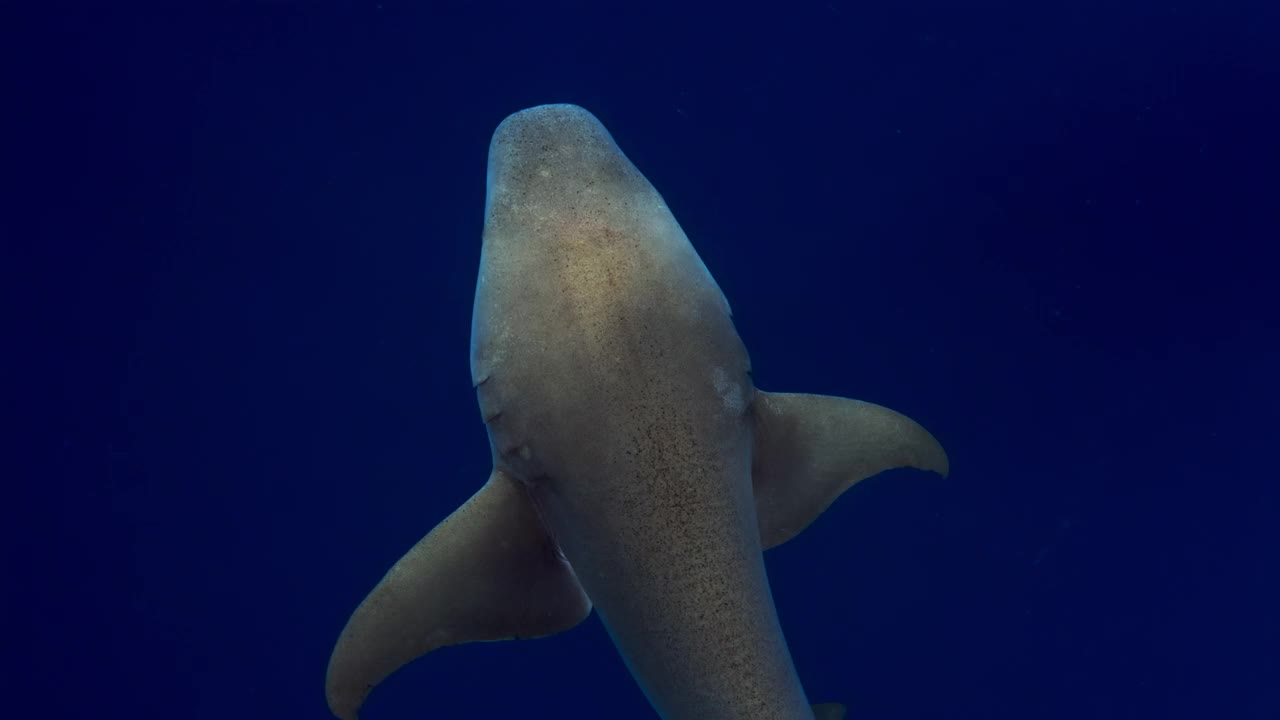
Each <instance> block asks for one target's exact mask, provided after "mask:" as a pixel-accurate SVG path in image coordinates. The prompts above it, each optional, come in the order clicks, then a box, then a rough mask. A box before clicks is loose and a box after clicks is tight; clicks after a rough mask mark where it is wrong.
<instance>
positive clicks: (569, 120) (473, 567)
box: [325, 104, 949, 720]
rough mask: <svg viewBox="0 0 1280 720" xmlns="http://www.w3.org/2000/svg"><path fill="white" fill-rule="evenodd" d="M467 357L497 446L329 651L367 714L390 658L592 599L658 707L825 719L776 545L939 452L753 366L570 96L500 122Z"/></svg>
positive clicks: (564, 612) (596, 124)
mask: <svg viewBox="0 0 1280 720" xmlns="http://www.w3.org/2000/svg"><path fill="white" fill-rule="evenodd" d="M472 318H473V319H472V339H471V379H472V382H473V385H474V387H475V390H476V395H477V399H478V402H479V406H480V414H481V417H482V418H483V421H484V424H485V426H486V429H487V431H488V436H489V442H490V447H491V454H492V461H493V469H492V472H491V473H490V475H489V477H488V479H487V481H486V482H485V483H484V484H483V486H482V487H481V488H480V490H479V491H478V492H476V493H475V494H474V495H473V496H472V497H471V498H470V499H469V500H467V501H466V502H465V503H464V504H463V505H462V506H461V507H459V508H458V509H457V510H456V511H454V512H453V513H452V514H451V515H449V516H448V517H447V518H445V519H443V520H442V521H441V522H440V523H439V525H437V526H436V527H435V528H434V529H432V530H431V531H430V532H429V533H427V535H426V536H425V537H423V538H422V539H421V540H420V541H419V542H418V543H417V544H416V545H414V546H413V547H412V548H411V549H410V550H409V551H408V552H407V553H406V554H405V555H404V556H403V557H402V558H400V559H399V560H398V561H397V562H396V563H395V564H394V565H393V566H392V567H391V569H390V570H389V571H387V573H386V575H385V576H384V577H383V578H382V580H381V581H380V582H379V583H378V584H377V585H376V586H375V587H374V588H373V590H372V591H371V592H370V593H369V595H368V596H367V597H366V598H365V599H364V601H363V602H362V603H360V604H359V606H358V607H357V608H356V610H355V611H354V613H353V614H352V615H351V617H350V619H349V620H348V622H347V624H346V627H345V628H344V629H343V630H342V632H341V634H340V635H339V637H338V640H337V643H336V645H335V647H334V649H333V653H332V656H331V658H330V661H329V665H328V671H327V675H326V681H325V692H326V698H327V701H328V705H329V708H330V710H331V711H332V713H333V714H334V715H335V716H336V717H338V718H340V719H341V720H356V718H357V717H358V714H359V711H360V708H361V706H362V704H363V703H364V701H365V699H366V697H367V696H368V694H369V692H370V691H371V690H372V689H373V688H374V687H375V686H376V685H377V684H378V683H379V682H381V681H382V680H384V679H385V678H386V677H388V676H389V675H390V674H391V673H393V672H394V671H396V670H397V669H398V668H400V667H402V666H403V665H405V664H407V663H409V662H410V661H412V660H414V659H415V658H418V657H420V656H422V655H425V654H426V653H429V652H431V651H433V650H436V649H439V648H442V647H446V646H449V645H455V644H459V643H466V642H476V641H494V640H503V639H513V638H536V637H545V636H549V635H553V634H555V633H559V632H562V631H565V630H567V629H569V628H572V627H574V626H576V625H578V624H579V623H580V622H582V621H583V620H584V619H585V618H586V617H588V615H589V614H590V613H591V612H592V610H593V609H594V610H595V612H596V613H597V614H598V616H599V618H600V620H601V621H602V623H603V624H604V626H605V628H606V629H607V631H608V633H609V636H610V638H611V639H612V641H613V643H614V646H615V647H616V648H617V651H618V653H619V655H620V656H621V658H622V659H623V661H624V662H625V664H626V666H627V668H628V669H629V670H630V672H631V674H632V676H633V677H634V679H635V681H636V682H637V683H638V685H639V686H640V688H641V689H642V690H643V692H644V694H645V696H646V697H647V699H648V700H649V702H650V704H651V705H652V708H653V710H654V711H656V713H657V714H658V715H659V716H660V717H662V718H665V719H666V720H834V719H835V718H840V717H844V715H845V712H846V709H845V706H844V705H841V704H839V703H822V704H817V705H811V704H810V702H809V700H808V698H807V697H806V694H805V691H804V688H803V686H802V684H801V682H800V680H799V678H798V676H797V672H796V669H795V666H794V664H793V662H792V658H791V655H790V651H789V650H788V648H787V643H786V640H785V638H784V636H783V632H782V628H781V626H780V623H779V620H778V615H777V611H776V609H775V606H774V602H773V597H772V594H771V591H770V587H769V581H768V578H767V575H766V572H765V565H764V561H763V554H762V553H763V551H764V550H766V549H768V548H771V547H775V546H777V545H780V544H782V543H785V542H787V541H788V540H789V539H791V538H793V537H795V536H796V535H797V534H798V533H800V532H801V531H802V530H804V528H806V527H807V526H808V525H810V524H811V523H812V522H813V521H814V519H815V518H816V517H817V516H818V515H820V514H821V513H822V512H823V511H824V510H825V509H826V508H827V507H829V506H830V505H831V503H832V502H834V501H835V499H836V498H837V497H839V496H840V495H841V493H843V492H844V491H845V490H846V489H848V488H849V487H851V486H852V485H854V484H855V483H857V482H859V481H861V480H863V479H865V478H868V477H870V476H872V475H875V474H877V473H880V472H882V471H884V470H888V469H890V468H899V467H912V468H918V469H921V470H927V471H933V472H936V473H939V474H941V475H944V476H945V475H946V474H947V473H948V471H949V465H948V459H947V455H946V453H945V451H944V450H943V448H942V446H941V445H940V444H939V443H938V441H937V440H936V439H935V438H934V437H933V436H932V435H931V434H930V433H929V432H928V431H926V430H925V429H924V428H923V427H922V426H920V425H919V424H918V423H916V422H914V421H913V420H911V419H909V418H908V417H906V416H904V415H902V414H899V413H897V412H895V411H893V410H889V409H887V408H885V407H882V406H879V405H876V404H872V403H868V402H862V401H858V400H853V399H845V398H840V397H832V396H825V395H810V394H790V393H773V392H766V391H763V390H760V389H758V388H756V387H755V385H754V382H753V379H752V374H751V363H750V360H749V358H748V355H747V350H746V348H745V346H744V344H743V342H742V340H741V339H740V338H739V336H738V333H737V331H736V329H735V327H734V323H733V317H732V313H731V311H730V308H729V303H728V301H727V300H726V299H725V296H724V294H723V293H722V292H721V290H720V288H719V286H718V285H717V284H716V281H715V280H714V279H713V278H712V276H711V274H710V272H709V271H708V270H707V267H706V265H704V263H703V262H702V260H701V259H700V258H699V256H698V254H697V252H695V250H694V248H693V245H692V244H691V243H690V241H689V239H688V238H687V237H686V235H685V233H684V231H683V230H682V229H681V227H680V225H679V224H678V223H677V222H676V219H675V217H674V216H673V215H672V213H671V211H670V209H669V208H668V207H667V205H666V203H665V202H664V200H663V198H662V196H661V195H660V194H659V193H658V191H657V190H656V189H655V188H654V187H653V185H652V184H651V183H650V182H649V181H648V180H647V179H646V177H645V176H644V175H643V174H641V172H640V171H639V170H638V169H637V168H636V166H635V165H634V164H632V162H631V161H630V160H629V159H628V158H627V156H626V155H624V154H623V152H622V150H621V149H620V148H619V147H618V145H617V143H616V142H615V141H614V139H613V137H612V135H611V134H610V133H609V131H608V130H607V129H606V128H605V127H604V125H603V124H602V123H601V122H600V121H599V120H598V119H597V118H596V117H595V116H594V115H593V114H591V113H590V112H588V111H587V110H585V109H583V108H581V107H578V106H575V105H568V104H556V105H540V106H536V107H532V108H529V109H526V110H522V111H520V112H517V113H515V114H513V115H511V116H509V117H507V118H506V119H505V120H503V121H502V122H501V123H500V124H499V125H498V127H497V129H496V130H495V131H494V134H493V137H492V140H491V142H490V145H489V155H488V174H487V178H486V193H485V209H484V230H483V237H482V245H481V251H480V271H479V276H478V278H477V282H476V292H475V303H474V307H473V315H472Z"/></svg>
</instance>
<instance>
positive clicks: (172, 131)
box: [0, 0, 1280, 720]
mask: <svg viewBox="0 0 1280 720" xmlns="http://www.w3.org/2000/svg"><path fill="white" fill-rule="evenodd" d="M15 7H16V6H11V7H10V8H9V9H8V10H6V11H5V12H6V13H10V14H13V15H17V14H18V13H19V11H17V10H15ZM141 7H142V6H141V5H137V6H133V8H132V9H130V8H129V7H126V6H124V5H121V4H107V3H102V4H96V5H95V4H80V5H76V4H71V5H64V6H58V7H54V6H44V7H40V8H36V7H31V8H24V9H23V10H22V11H20V12H23V13H26V14H25V16H24V17H22V18H20V19H19V18H14V19H13V20H14V21H13V22H9V23H6V24H7V26H8V29H9V30H10V31H11V32H12V34H13V35H14V37H13V38H12V40H11V41H10V42H6V43H5V49H4V50H3V52H4V54H5V55H6V60H5V63H4V64H5V66H6V67H7V68H8V72H7V73H6V75H7V76H8V77H7V79H6V82H7V83H8V84H9V87H10V91H9V92H8V93H7V96H8V100H7V101H6V104H7V105H8V108H9V109H8V111H7V112H6V114H7V116H8V118H7V120H6V123H7V124H9V125H10V130H9V132H8V133H7V136H8V137H7V142H6V144H7V145H8V146H9V147H8V149H7V150H6V153H7V155H8V158H9V160H8V162H7V163H6V169H7V170H9V172H8V173H6V175H10V177H9V178H8V179H7V180H6V185H7V188H6V191H5V196H6V200H5V202H6V205H7V207H8V209H7V210H6V211H5V213H4V218H3V220H0V222H2V223H3V224H2V225H0V232H3V234H4V235H5V236H6V237H5V238H4V242H3V244H4V250H3V256H4V258H5V259H4V261H3V264H4V265H5V269H6V271H7V272H6V273H5V274H6V275H8V276H10V277H9V279H8V280H7V281H6V283H5V285H6V288H5V295H6V296H7V299H6V301H5V306H6V307H5V311H6V312H5V315H6V316H8V319H9V325H10V327H11V331H10V332H11V334H9V337H10V342H11V344H9V346H8V350H7V352H6V353H5V355H6V356H7V357H6V361H5V365H6V366H7V367H8V370H7V371H6V374H7V375H8V377H7V380H9V382H7V383H6V384H7V385H9V386H10V392H12V393H13V394H12V395H11V396H10V397H11V399H12V401H11V402H9V403H6V404H7V405H8V406H9V408H10V409H11V411H12V412H13V415H12V416H11V423H12V424H11V425H10V428H11V432H10V433H9V441H10V442H12V443H13V446H12V451H11V453H10V457H11V458H12V459H13V460H14V464H13V466H12V472H11V473H6V475H8V477H7V478H6V486H8V487H9V488H10V490H11V495H10V497H9V500H8V502H7V503H6V505H7V507H6V513H5V514H6V515H8V516H9V517H8V519H7V520H6V521H5V523H4V524H5V527H6V535H8V537H7V538H6V542H5V553H6V556H5V570H4V575H5V576H4V581H3V583H4V592H3V597H4V603H5V607H6V611H5V613H4V615H5V617H6V624H7V625H8V626H9V629H8V630H6V641H5V646H6V650H7V653H6V654H8V655H9V661H8V662H9V663H11V665H10V670H8V671H7V672H6V673H5V675H6V677H5V678H4V682H5V684H6V696H7V697H8V698H9V699H8V703H9V709H8V712H9V713H12V714H15V715H17V714H18V710H21V711H22V713H23V714H26V715H32V716H39V717H51V718H88V717H130V718H150V717H157V718H160V717H164V718H194V719H205V718H209V719H212V718H227V717H237V718H245V717H248V718H259V717H261V718H303V717H310V718H324V717H328V711H327V709H326V707H325V704H324V694H323V684H324V672H325V664H326V662H327V660H328V657H329V653H330V651H331V649H332V647H333V643H334V641H335V639H336V638H337V635H338V632H339V631H340V630H341V629H342V626H343V624H344V623H345V621H346V619H347V617H348V615H349V614H350V612H351V611H352V610H353V609H354V608H355V606H356V604H357V603H358V602H359V601H360V600H361V599H362V598H363V597H364V595H365V593H366V592H368V590H369V589H370V588H371V587H372V586H373V584H374V583H375V582H376V581H377V580H378V579H379V578H380V577H381V576H382V573H383V572H385V571H386V569H387V568H388V567H389V566H390V564H391V563H392V562H394V561H395V560H396V559H397V558H398V557H399V556H400V555H401V554H402V553H403V552H404V551H405V550H406V549H407V548H409V547H410V546H411V545H412V544H413V543H414V542H416V541H417V540H418V539H419V538H420V537H421V536H422V535H423V534H424V533H426V532H427V531H428V530H429V529H430V528H432V527H433V526H434V525H435V524H436V523H437V522H439V521H440V520H441V519H442V518H443V517H445V516H446V515H447V514H448V513H450V512H451V511H452V510H453V509H455V508H456V507H457V506H458V505H459V504H460V503H461V502H463V501H464V500H466V499H467V498H468V497H469V496H470V495H471V494H472V493H473V492H475V491H476V490H477V489H478V488H479V487H480V485H481V483H482V482H483V481H484V479H485V478H486V476H487V473H488V472H489V454H488V453H489V450H488V445H487V440H486V436H485V433H484V427H483V425H482V423H481V419H480V416H479V413H478V410H477V408H476V403H475V397H474V392H473V390H472V388H471V384H470V378H469V374H468V342H469V333H470V323H471V301H472V296H473V291H474V282H475V276H476V269H477V263H478V258H479V248H480V226H481V219H482V218H481V213H482V209H483V201H484V181H485V162H486V151H487V145H488V140H489V137H490V134H491V133H492V132H493V130H494V128H495V127H496V126H497V124H498V123H499V122H500V121H501V120H502V119H503V118H504V117H505V116H506V115H508V114H510V113H512V112H514V111H516V110H519V109H522V108H525V107H528V106H531V105H537V104H542V103H549V102H572V103H577V104H580V105H582V106H584V107H586V108H587V109H588V110H590V111H592V112H593V113H595V114H596V115H597V116H598V117H599V118H600V119H601V121H602V122H603V123H604V124H605V126H606V127H608V128H609V129H610V131H611V132H612V133H613V135H614V137H615V139H616V140H617V141H618V143H619V145H620V146H621V147H622V149H623V150H624V151H625V152H626V153H627V154H628V156H629V157H630V158H631V160H632V161H633V162H634V163H635V164H636V165H637V166H638V167H639V169H640V170H641V171H642V172H643V173H645V174H646V176H647V177H648V178H649V180H650V181H652V182H653V184H654V185H655V186H656V187H657V189H658V190H659V192H661V193H662V194H663V196H664V197H665V199H666V201H667V203H668V204H669V206H670V207H671V209H672V211H673V212H674V214H675V216H676V217H677V219H678V220H679V221H680V222H681V224H682V226H683V228H684V229H685V231H686V233H687V234H688V236H689V238H690V240H691V241H692V243H693V244H694V246H695V247H696V248H697V250H698V252H699V253H700V255H701V256H702V258H703V260H704V261H705V262H706V264H707V266H708V267H709V269H710V270H711V272H712V273H713V274H714V275H715V277H716V279H717V280H718V282H719V284H720V286H721V288H722V289H723V290H724V292H725V294H726V295H727V297H728V299H729V301H730V302H731V303H732V305H733V309H734V314H735V321H736V324H737V328H738V330H739V332H740V334H741V335H742V337H743V339H744V341H745V342H746V345H747V347H748V349H749V350H750V353H751V358H752V361H753V365H754V369H755V379H756V382H757V384H758V385H759V386H760V387H761V388H763V389H767V390H777V391H806V392H817V393H826V394H834V395H842V396H848V397H856V398H860V399H864V400H869V401H873V402H877V403H881V404H884V405H887V406H889V407H892V408H894V409H896V410H899V411H901V412H904V413H906V414H907V415H910V416H911V417H913V418H915V419H916V420H918V421H919V422H921V423H922V424H923V425H924V426H925V427H927V428H928V429H929V430H930V431H931V432H932V433H933V434H934V435H935V436H936V437H937V438H938V439H939V440H940V441H941V442H942V444H943V445H944V446H945V447H946V449H947V451H948V453H949V455H950V458H951V466H952V474H951V476H950V477H949V478H948V479H945V480H944V479H940V478H937V477H935V476H932V475H929V474H927V473H923V472H913V471H907V470H899V471H893V472H889V473H886V474H884V475H882V476H878V477H876V478H874V479H871V480H868V481H866V482H864V483H861V484H859V485H857V486H856V487H854V488H853V489H852V490H850V491H849V492H847V493H846V494H845V495H844V496H843V497H842V498H841V499H840V500H839V501H838V502H837V503H836V504H835V505H834V506H833V507H832V508H831V509H830V510H828V511H827V512H826V513H825V514H824V515H823V516H822V517H821V518H820V519H819V521H818V522H816V523H815V524H814V525H813V526H812V527H810V528H809V529H808V530H807V531H806V532H804V533H803V534H802V535H800V536H799V537H797V538H796V539H795V540H793V541H791V542H790V543H788V544H786V545H784V546H782V547H780V548H778V549H776V550H772V551H770V552H769V553H768V554H767V555H766V562H767V564H768V570H769V574H770V579H771V582H772V587H773V593H774V597H775V600H776V603H777V606H778V611H779V615H780V619H781V622H782V626H783V629H784V631H785V632H786V635H787V639H788V642H789V644H790V648H791V651H792V654H793V656H794V659H795V663H796V666H797V668H798V671H799V674H800V677H801V679H802V681H803V682H804V684H805V687H806V689H807V691H808V694H809V696H810V699H811V700H812V701H814V702H820V701H840V702H844V703H847V704H848V705H849V706H850V718H856V719H861V718H867V719H871V718H877V719H879V718H885V719H888V718H1073V719H1079V718H1144V717H1161V718H1202V717H1220V718H1231V719H1236V718H1239V719H1246V718H1247V719H1259V720H1261V719H1264V718H1280V610H1277V608H1280V578H1278V576H1277V554H1278V551H1280V531H1278V529H1277V528H1278V522H1280V491H1278V490H1277V487H1276V470H1275V462H1274V461H1275V457H1276V448H1277V437H1276V436H1277V430H1278V429H1280V403H1278V401H1280V379H1278V378H1277V375H1278V373H1277V368H1280V321H1278V320H1277V309H1278V308H1280V302H1278V301H1277V299H1276V293H1275V292H1274V290H1273V283H1274V282H1275V277H1276V263H1275V259H1276V252H1275V244H1276V241H1277V239H1278V238H1280V173H1278V171H1277V168H1278V167H1280V136H1278V133H1277V129H1278V128H1280V5H1277V4H1276V3H1274V2H1172V3H1168V2H1090V1H1088V0H1086V1H1085V2H1070V3H1043V2H1041V3H1027V2H985V1H981V0H980V1H978V2H972V3H963V4H962V3H942V2H898V3H855V2H847V1H840V0H832V1H823V2H796V3H788V4H782V3H778V4H759V5H755V4H713V3H702V4H700V3H689V4H688V5H676V4H672V5H662V4H650V3H641V4H621V3H604V2H601V3H587V2H582V3H547V2H536V3H535V2H530V3H517V4H504V3H474V2H402V1H396V0H382V1H381V2H343V3H323V2H317V3H302V2H283V1H279V2H262V3H252V2H208V3H174V4H170V5H169V6H168V7H166V8H165V9H163V10H159V9H157V10H154V11H144V10H142V9H140V8H141ZM37 12H38V13H39V16H38V17H37V16H36V15H35V13H37ZM18 20H20V22H19V21H18ZM15 703H16V708H15ZM362 717H364V718H365V719H366V720H383V719H386V720H392V719H394V718H428V717H431V718H455V717H457V718H477V717H478V718H500V717H528V718H568V717H608V718H615V719H623V718H636V719H639V718H650V717H653V713H652V711H651V710H650V708H649V707H648V705H647V703H646V701H645V698H644V696H643V694H642V693H641V692H640V691H639V689H638V688H637V687H636V686H635V684H634V682H633V681H632V680H631V678H630V676H629V675H628V673H627V671H626V668H625V667H624V665H623V663H622V661H621V660H620V659H619V658H618V656H617V655H616V653H615V651H614V650H613V648H612V646H611V644H610V642H609V639H608V637H607V635H606V633H605V631H604V629H603V628H602V627H601V625H600V623H599V621H598V620H597V619H596V618H595V617H592V618H590V619H588V621H587V622H585V623H583V624H582V625H580V626H579V627H577V628H575V629H573V630H572V631H569V632H566V633H564V634H561V635H558V636H556V637H553V638H548V639H543V640H534V641H519V642H506V643H482V644H472V645H465V646H459V647H452V648H446V649H443V650H440V651H437V652H436V653H433V654H431V655H429V656H428V657H426V658H425V659H422V660H420V661H418V662H415V663H413V664H411V665H410V666H408V667H406V668H405V669H403V670H401V671H400V672H398V673H397V674H395V675H394V676H392V677H391V678H390V679H389V680H388V681H386V682H385V683H384V684H383V685H382V686H380V687H379V688H378V690H376V691H375V692H374V693H373V695H372V696H371V698H370V700H369V702H368V704H367V705H366V707H365V712H364V713H363V716H362Z"/></svg>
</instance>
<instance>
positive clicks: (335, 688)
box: [325, 470, 591, 720]
mask: <svg viewBox="0 0 1280 720" xmlns="http://www.w3.org/2000/svg"><path fill="white" fill-rule="evenodd" d="M590 612H591V602H590V600H588V599H587V596H586V594H585V593H584V592H583V591H582V587H581V586H579V585H578V580H577V577H575V576H574V574H573V570H572V568H570V567H569V564H568V562H566V561H565V559H564V557H562V556H561V555H560V553H559V550H558V548H557V547H556V545H555V543H554V541H553V540H552V539H551V538H550V537H549V536H548V535H547V533H546V531H545V530H544V529H543V526H542V524H541V522H540V521H539V519H538V515H537V511H536V510H535V508H534V507H533V504H532V503H531V502H530V500H529V498H528V496H527V494H526V493H525V490H524V488H522V487H521V486H520V485H519V484H518V483H517V482H516V481H515V480H513V479H512V478H510V477H508V476H506V475H504V474H503V473H501V472H499V471H497V470H495V471H494V473H493V475H492V476H491V477H490V478H489V482H488V483H486V484H485V486H484V487H483V488H482V489H481V490H480V492H478V493H476V494H475V495H473V496H472V497H471V499H470V500H468V501H467V502H466V503H464V504H463V505H462V507H460V508H458V509H457V510H455V511H454V513H453V514H452V515H450V516H449V517H448V518H446V519H445V520H444V522H442V523H440V524H439V525H438V526H436V528H435V529H434V530H432V531H431V532H430V533H428V534H427V536H426V537H424V538H423V539H422V540H420V541H419V542H418V544H417V545H415V546H414V547H413V549H411V550H410V551H409V552H408V553H407V554H405V556H404V557H402V558H400V560H399V561H398V562H397V563H396V564H395V566H394V567H392V568H391V570H390V571H389V572H387V574H386V576H385V577H383V578H382V582H380V583H378V585H377V587H375V588H374V589H373V592H371V593H369V596H368V597H367V598H365V600H364V602H362V603H361V604H360V606H359V607H358V608H356V611H355V613H353V614H352V616H351V619H350V620H348V621H347V626H346V628H345V629H343V631H342V635H341V636H340V637H339V638H338V644H337V646H336V647H334V650H333V656H332V657H331V658H330V659H329V671H328V676H327V677H326V680H325V695H326V696H327V699H328V701H329V709H330V710H332V711H333V714H334V715H336V716H337V717H339V718H342V719H343V720H355V718H356V717H357V714H358V713H359V710H360V706H361V705H362V704H363V703H364V699H365V697H366V696H367V695H368V694H369V691H370V690H372V689H373V687H374V686H375V685H377V684H378V683H379V682H381V681H382V680H383V679H384V678H386V677H387V676H388V675H390V674H391V673H392V672H394V671H395V670H396V669H398V668H399V667H401V666H402V665H404V664H405V663H407V662H409V661H410V660H413V659H414V658H416V657H419V656H421V655H424V654H426V653H428V652H430V651H432V650H434V649H436V648H439V647H443V646H445V645H456V644H459V643H464V642H472V641H477V640H506V639H512V638H533V637H544V636H546V635H552V634H555V633H557V632H560V631H562V630H567V629H569V628H571V627H573V626H574V625H577V624H578V623H579V622H581V621H582V619H583V618H585V617H586V616H587V615H588V614H589V613H590Z"/></svg>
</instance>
